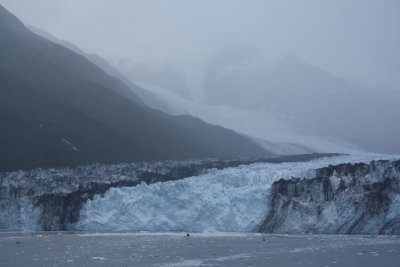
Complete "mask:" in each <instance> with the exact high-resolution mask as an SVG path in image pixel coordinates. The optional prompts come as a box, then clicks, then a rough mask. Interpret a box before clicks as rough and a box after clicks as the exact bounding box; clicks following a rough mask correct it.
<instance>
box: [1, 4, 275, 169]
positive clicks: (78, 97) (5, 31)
mask: <svg viewBox="0 0 400 267" xmlns="http://www.w3.org/2000/svg"><path fill="white" fill-rule="evenodd" d="M0 58H1V60H0V125H1V128H0V170H14V169H30V168H36V167H57V166H71V165H79V164H87V163H93V162H100V163H117V162H129V161H143V160H163V159H186V158H198V157H239V156H268V155H270V153H269V152H267V151H266V150H264V149H263V148H262V147H261V146H259V145H257V144H255V143H253V142H252V141H251V140H250V139H248V138H247V137H245V136H242V135H239V134H237V133H236V132H234V131H231V130H227V129H224V128H222V127H219V126H213V125H210V124H207V123H205V122H203V121H201V120H200V119H197V118H194V117H191V116H172V115H169V114H166V113H163V112H160V111H157V110H154V109H152V108H150V107H148V106H147V105H146V104H144V103H143V101H142V100H141V99H140V97H139V96H137V94H136V93H135V92H134V91H133V90H132V88H130V87H129V86H128V85H126V84H125V83H124V82H123V81H120V80H119V79H117V78H115V77H113V76H110V75H109V74H107V73H106V72H104V71H103V70H102V69H100V68H99V67H98V66H96V65H94V64H93V63H92V62H90V61H89V60H88V59H87V58H85V57H83V56H82V55H79V54H77V53H76V52H74V51H72V50H71V49H68V48H66V47H64V46H62V45H59V44H56V43H54V42H52V41H50V40H48V39H45V38H43V37H41V36H38V35H36V34H34V33H33V32H32V31H30V30H29V29H28V28H26V27H25V25H23V23H21V22H20V21H19V20H18V19H17V18H16V17H15V16H13V15H12V14H11V13H9V12H8V11H7V10H6V9H5V8H3V7H2V6H0ZM131 86H132V87H134V85H131ZM136 89H137V90H138V91H139V90H140V88H139V87H137V88H136Z"/></svg>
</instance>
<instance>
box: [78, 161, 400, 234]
mask: <svg viewBox="0 0 400 267" xmlns="http://www.w3.org/2000/svg"><path fill="white" fill-rule="evenodd" d="M398 158H399V157H398V156H387V155H377V154H357V155H348V156H337V157H331V158H322V159H318V160H313V161H309V162H295V163H280V164H272V163H258V164H253V165H248V166H239V167H234V168H227V169H223V170H212V171H209V172H208V173H206V174H203V175H200V176H195V177H190V178H186V179H183V180H178V181H168V182H159V183H155V184H150V185H147V184H145V183H142V184H140V185H137V186H135V187H122V188H111V189H110V190H108V191H107V192H106V193H105V194H104V195H103V196H100V195H96V196H95V197H94V198H93V200H88V201H87V202H86V204H85V205H84V207H83V208H82V209H81V212H80V220H79V222H78V223H76V224H75V225H74V229H76V230H90V231H150V232H159V231H190V232H252V231H255V230H257V229H258V227H259V226H260V225H261V223H262V221H263V219H264V218H265V216H266V213H267V207H268V199H269V198H268V194H269V190H268V189H269V188H270V186H271V184H272V183H273V182H274V181H277V180H279V179H281V178H283V179H290V178H292V177H297V178H314V177H315V170H316V169H318V168H322V167H326V166H328V165H336V164H341V163H359V162H365V163H369V162H370V161H372V160H377V159H381V160H382V159H389V160H390V159H398Z"/></svg>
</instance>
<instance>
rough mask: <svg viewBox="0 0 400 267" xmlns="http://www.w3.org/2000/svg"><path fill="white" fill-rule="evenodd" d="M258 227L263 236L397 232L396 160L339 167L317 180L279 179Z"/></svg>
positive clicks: (399, 169) (321, 172) (399, 183)
mask: <svg viewBox="0 0 400 267" xmlns="http://www.w3.org/2000/svg"><path fill="white" fill-rule="evenodd" d="M269 201H270V202H269V209H268V213H267V216H266V218H265V220H264V222H263V223H262V225H261V227H260V228H259V231H260V232H266V233H290V234H299V233H316V234H317V233H318V234H400V161H387V160H381V161H372V162H370V164H365V163H358V164H340V165H337V166H328V167H324V168H321V169H317V170H316V178H313V179H301V178H292V179H290V180H283V179H281V180H279V181H276V182H274V183H273V185H272V187H271V189H270V197H269Z"/></svg>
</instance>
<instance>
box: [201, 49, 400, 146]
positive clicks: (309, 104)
mask: <svg viewBox="0 0 400 267" xmlns="http://www.w3.org/2000/svg"><path fill="white" fill-rule="evenodd" d="M252 51H253V50H252V48H251V47H250V46H248V45H247V46H246V45H243V44H236V45H229V46H227V47H224V48H222V49H221V50H220V51H219V52H218V53H217V54H216V55H215V56H214V58H213V59H212V60H211V62H210V63H209V65H208V67H207V69H206V74H205V79H204V84H205V90H206V95H207V101H208V102H209V103H212V104H215V105H226V106H232V107H236V108H242V109H249V110H255V111H262V112H264V113H273V114H279V115H280V118H282V119H283V121H284V122H285V123H286V124H287V125H290V126H291V127H292V128H293V129H294V130H295V131H296V133H297V134H298V135H304V136H319V137H329V138H336V139H339V140H342V141H344V142H347V143H351V144H354V145H356V146H358V147H360V148H362V149H365V150H368V151H373V152H381V153H391V154H399V153H400V138H399V136H400V123H399V119H398V114H400V91H399V90H394V89H390V88H386V87H384V86H379V87H377V88H376V87H373V86H366V85H360V84H357V83H354V82H351V81H349V80H347V79H344V78H341V77H337V76H334V75H332V74H330V73H328V72H326V71H324V70H322V69H321V68H319V67H317V66H314V65H311V64H308V63H306V62H304V61H303V60H301V59H299V58H298V57H296V56H295V55H293V54H288V55H287V56H285V57H284V58H282V59H281V60H279V61H278V62H277V63H276V64H270V63H269V64H268V63H266V62H254V58H256V56H254V53H255V52H254V51H253V52H252ZM250 63H251V64H250ZM343 64H346V62H343ZM243 66H248V67H247V68H244V67H243Z"/></svg>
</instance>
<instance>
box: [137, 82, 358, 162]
mask: <svg viewBox="0 0 400 267" xmlns="http://www.w3.org/2000/svg"><path fill="white" fill-rule="evenodd" d="M136 84H138V85H139V86H140V87H141V88H144V89H146V90H148V91H149V92H151V94H153V95H155V96H157V97H158V98H160V99H163V101H164V102H165V103H168V105H169V106H168V109H166V110H163V111H165V112H169V113H172V114H179V115H180V114H190V115H192V116H194V117H198V118H201V119H202V120H204V121H206V122H208V123H210V124H214V125H220V126H222V127H225V128H228V129H232V130H235V131H237V132H239V133H242V134H245V135H247V136H250V137H252V138H255V139H254V140H255V141H256V142H258V143H259V144H260V145H262V146H263V147H264V148H265V149H267V150H268V151H270V152H272V153H275V154H278V155H288V154H302V153H310V152H322V153H331V152H337V153H358V151H360V149H359V148H357V147H355V146H354V145H351V144H348V143H345V142H343V141H342V140H337V139H332V138H322V137H318V136H304V135H303V136H302V135H299V134H297V133H296V132H295V131H294V130H293V129H292V128H291V127H290V126H289V125H288V124H287V123H285V121H286V120H285V118H284V117H282V114H279V113H276V112H274V111H273V110H265V111H256V110H250V109H244V108H236V107H231V106H224V105H209V104H204V103H198V102H195V101H191V100H187V99H185V98H183V97H180V96H178V95H176V94H174V93H172V92H171V91H170V90H167V89H164V88H162V87H159V86H156V85H153V84H149V83H145V82H138V83H136Z"/></svg>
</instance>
